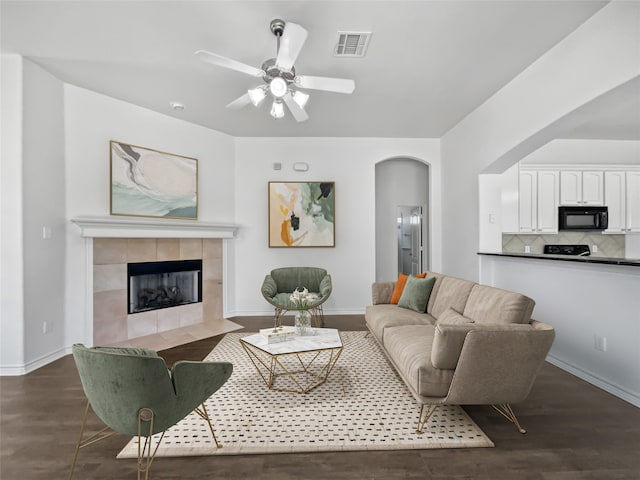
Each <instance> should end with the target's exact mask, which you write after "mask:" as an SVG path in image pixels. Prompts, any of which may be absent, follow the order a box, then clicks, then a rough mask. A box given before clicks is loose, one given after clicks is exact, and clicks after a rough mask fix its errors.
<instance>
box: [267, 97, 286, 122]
mask: <svg viewBox="0 0 640 480" xmlns="http://www.w3.org/2000/svg"><path fill="white" fill-rule="evenodd" d="M270 113H271V116H272V117H273V118H282V117H284V105H283V104H282V102H281V101H280V100H278V99H276V100H274V101H273V105H271V112H270Z"/></svg>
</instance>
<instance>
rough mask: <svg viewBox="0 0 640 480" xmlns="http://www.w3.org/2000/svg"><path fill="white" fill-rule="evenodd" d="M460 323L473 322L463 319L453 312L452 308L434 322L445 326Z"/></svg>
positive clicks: (460, 315)
mask: <svg viewBox="0 0 640 480" xmlns="http://www.w3.org/2000/svg"><path fill="white" fill-rule="evenodd" d="M462 323H473V320H471V319H470V318H467V317H465V316H464V315H462V314H461V313H460V312H458V311H456V310H454V309H453V308H451V307H449V308H447V309H446V310H445V311H444V312H443V313H442V315H440V318H438V320H437V321H436V325H437V324H446V325H459V324H462Z"/></svg>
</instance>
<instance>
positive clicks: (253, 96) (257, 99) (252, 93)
mask: <svg viewBox="0 0 640 480" xmlns="http://www.w3.org/2000/svg"><path fill="white" fill-rule="evenodd" d="M247 93H248V94H249V99H250V100H251V103H253V106H254V107H257V106H258V105H260V104H261V103H262V101H263V100H264V99H265V97H266V96H267V93H266V92H265V87H264V86H263V85H260V86H259V87H256V88H250V89H249V90H247Z"/></svg>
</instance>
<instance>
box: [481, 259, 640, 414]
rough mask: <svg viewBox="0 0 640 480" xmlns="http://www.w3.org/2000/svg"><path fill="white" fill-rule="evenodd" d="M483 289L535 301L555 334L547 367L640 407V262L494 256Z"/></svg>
mask: <svg viewBox="0 0 640 480" xmlns="http://www.w3.org/2000/svg"><path fill="white" fill-rule="evenodd" d="M478 260H479V283H481V284H484V285H491V286H493V287H498V288H502V289H505V290H510V291H514V292H520V293H522V294H524V295H527V296H528V297H530V298H532V299H534V300H535V302H536V305H535V309H534V311H533V314H532V318H535V319H536V320H540V321H543V322H546V323H549V324H550V325H553V328H555V330H556V338H555V340H554V342H553V345H552V346H551V350H550V352H549V357H548V358H547V360H548V361H549V362H551V363H553V364H554V365H556V366H558V367H560V368H562V369H564V370H566V371H568V372H570V373H571V374H573V375H575V376H577V377H579V378H582V379H583V380H586V381H587V382H590V383H592V384H593V385H596V386H598V387H600V388H602V389H604V390H606V391H607V392H609V393H611V394H613V395H616V396H618V397H620V398H622V399H624V400H626V401H627V402H630V403H632V404H633V405H636V406H638V407H640V349H638V345H640V295H638V292H640V268H636V267H638V266H640V260H634V259H624V258H603V257H596V256H589V257H574V256H572V255H570V256H564V255H545V254H542V253H538V254H535V253H489V252H486V253H485V252H483V253H481V254H480V255H478Z"/></svg>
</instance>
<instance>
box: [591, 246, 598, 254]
mask: <svg viewBox="0 0 640 480" xmlns="http://www.w3.org/2000/svg"><path fill="white" fill-rule="evenodd" d="M591 252H592V253H598V245H591Z"/></svg>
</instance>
